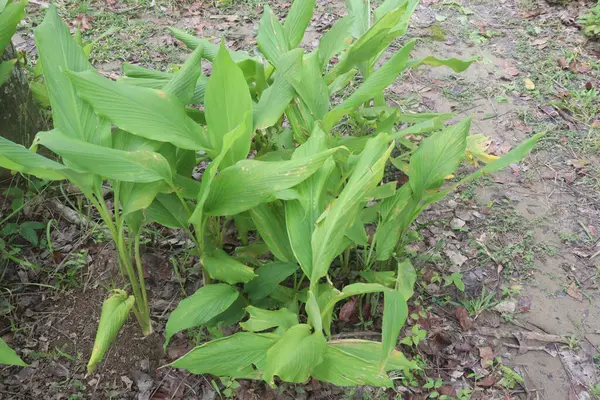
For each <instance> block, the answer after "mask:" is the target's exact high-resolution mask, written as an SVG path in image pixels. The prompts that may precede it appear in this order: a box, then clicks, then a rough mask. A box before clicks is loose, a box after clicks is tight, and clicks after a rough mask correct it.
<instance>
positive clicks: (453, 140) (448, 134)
mask: <svg viewBox="0 0 600 400" xmlns="http://www.w3.org/2000/svg"><path fill="white" fill-rule="evenodd" d="M470 127H471V119H470V118H467V119H465V120H463V121H461V122H459V123H458V124H456V125H453V126H450V127H448V128H446V129H444V130H443V131H441V132H438V133H435V134H433V135H432V136H430V137H428V138H426V139H424V140H423V142H422V143H421V144H420V145H419V148H418V149H417V150H416V151H415V152H414V153H413V154H412V155H411V157H410V163H409V166H408V177H409V184H410V187H411V188H412V190H413V193H414V195H415V196H416V197H417V198H419V197H421V196H422V195H423V193H424V192H425V190H427V189H430V188H431V187H432V186H434V185H439V184H440V183H441V182H443V180H444V178H445V177H447V176H448V175H451V174H453V173H454V171H456V168H457V167H458V165H459V164H460V162H461V161H462V160H463V158H464V156H465V149H466V146H467V134H468V133H469V128H470Z"/></svg>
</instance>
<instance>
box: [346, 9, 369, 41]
mask: <svg viewBox="0 0 600 400" xmlns="http://www.w3.org/2000/svg"><path fill="white" fill-rule="evenodd" d="M346 8H347V9H348V15H350V16H352V17H354V22H353V24H352V36H354V37H355V38H357V39H358V38H360V37H361V36H363V35H364V34H365V32H367V31H368V30H369V28H370V27H371V1H370V0H346Z"/></svg>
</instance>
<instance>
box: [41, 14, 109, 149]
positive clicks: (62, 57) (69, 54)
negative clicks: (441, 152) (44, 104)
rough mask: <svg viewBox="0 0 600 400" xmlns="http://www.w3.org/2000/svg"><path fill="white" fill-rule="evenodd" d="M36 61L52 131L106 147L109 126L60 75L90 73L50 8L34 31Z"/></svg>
mask: <svg viewBox="0 0 600 400" xmlns="http://www.w3.org/2000/svg"><path fill="white" fill-rule="evenodd" d="M35 43H36V45H37V49H38V55H39V59H38V60H39V61H41V63H42V64H43V65H44V79H45V83H46V86H47V87H48V94H49V96H50V104H51V105H52V122H53V124H54V128H55V129H57V130H59V131H61V132H62V133H63V134H64V135H66V136H69V137H71V138H75V139H79V140H83V141H85V142H88V143H92V144H97V145H100V146H110V124H109V123H108V122H107V121H105V120H103V119H102V118H100V117H98V116H96V115H95V114H94V110H93V109H92V107H91V106H90V105H89V104H87V103H85V102H84V101H83V100H82V99H81V98H79V97H78V96H77V93H76V92H75V87H74V86H73V84H72V83H71V81H70V80H69V77H68V76H67V75H65V73H64V71H67V70H68V71H74V72H82V71H87V72H88V73H90V74H95V72H93V67H92V66H91V65H90V63H89V61H88V59H87V57H86V55H85V54H84V52H83V50H82V48H81V47H80V46H79V45H77V43H75V41H74V40H73V38H72V36H71V33H70V31H69V28H68V27H67V26H66V25H65V24H64V23H63V22H62V21H61V20H60V18H59V17H58V13H57V11H56V7H54V6H51V7H50V8H49V9H48V11H47V12H46V16H45V17H44V21H43V22H42V24H41V25H40V26H38V27H37V28H36V29H35Z"/></svg>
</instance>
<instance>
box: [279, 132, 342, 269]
mask: <svg viewBox="0 0 600 400" xmlns="http://www.w3.org/2000/svg"><path fill="white" fill-rule="evenodd" d="M327 147H328V146H327V135H326V134H325V132H323V130H322V129H321V128H320V126H318V125H316V126H315V128H314V130H313V132H312V134H311V136H310V138H309V139H308V141H307V142H306V143H304V144H303V145H301V146H300V147H298V148H297V149H296V151H295V152H294V154H293V155H292V159H298V158H302V157H306V156H309V155H310V154H316V153H319V152H322V151H325V150H327ZM334 167H335V162H334V161H333V159H331V158H330V159H329V160H327V161H326V162H325V163H324V164H323V166H322V167H321V168H319V170H317V172H316V173H315V174H314V175H312V176H311V177H310V178H308V179H307V180H305V181H304V182H302V183H300V184H299V185H298V186H296V187H295V190H296V191H297V192H298V198H297V199H292V200H288V201H286V202H285V217H286V225H287V236H289V241H290V244H291V247H292V250H293V252H294V255H295V257H296V259H297V260H298V262H299V263H300V265H301V267H302V270H303V271H304V273H305V274H306V275H307V276H311V274H312V258H313V251H312V245H311V240H312V235H313V232H314V230H315V223H316V222H317V220H318V219H319V216H320V215H321V214H322V213H323V211H324V210H325V208H326V206H327V200H328V198H327V196H328V194H327V190H326V184H327V180H328V178H329V176H330V174H331V172H332V170H333V168H334Z"/></svg>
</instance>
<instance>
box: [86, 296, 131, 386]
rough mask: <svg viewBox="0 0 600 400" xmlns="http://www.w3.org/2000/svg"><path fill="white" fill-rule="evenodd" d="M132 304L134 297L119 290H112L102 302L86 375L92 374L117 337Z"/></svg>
mask: <svg viewBox="0 0 600 400" xmlns="http://www.w3.org/2000/svg"><path fill="white" fill-rule="evenodd" d="M134 303H135V297H133V296H129V295H128V294H127V293H125V292H124V291H123V290H119V289H117V290H113V292H112V294H111V296H110V297H109V298H108V299H106V300H104V303H103V304H102V313H101V314H100V322H99V323H98V330H97V331H96V339H95V340H94V349H93V350H92V355H91V356H90V360H89V361H88V365H87V372H88V374H91V373H92V372H94V371H95V370H96V364H98V363H99V362H100V361H102V357H104V353H106V350H108V348H109V347H110V345H111V344H112V342H113V341H114V340H115V338H116V337H117V334H118V333H119V330H121V327H122V326H123V324H124V323H125V321H126V320H127V316H128V315H129V310H131V308H132V307H133V304H134Z"/></svg>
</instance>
